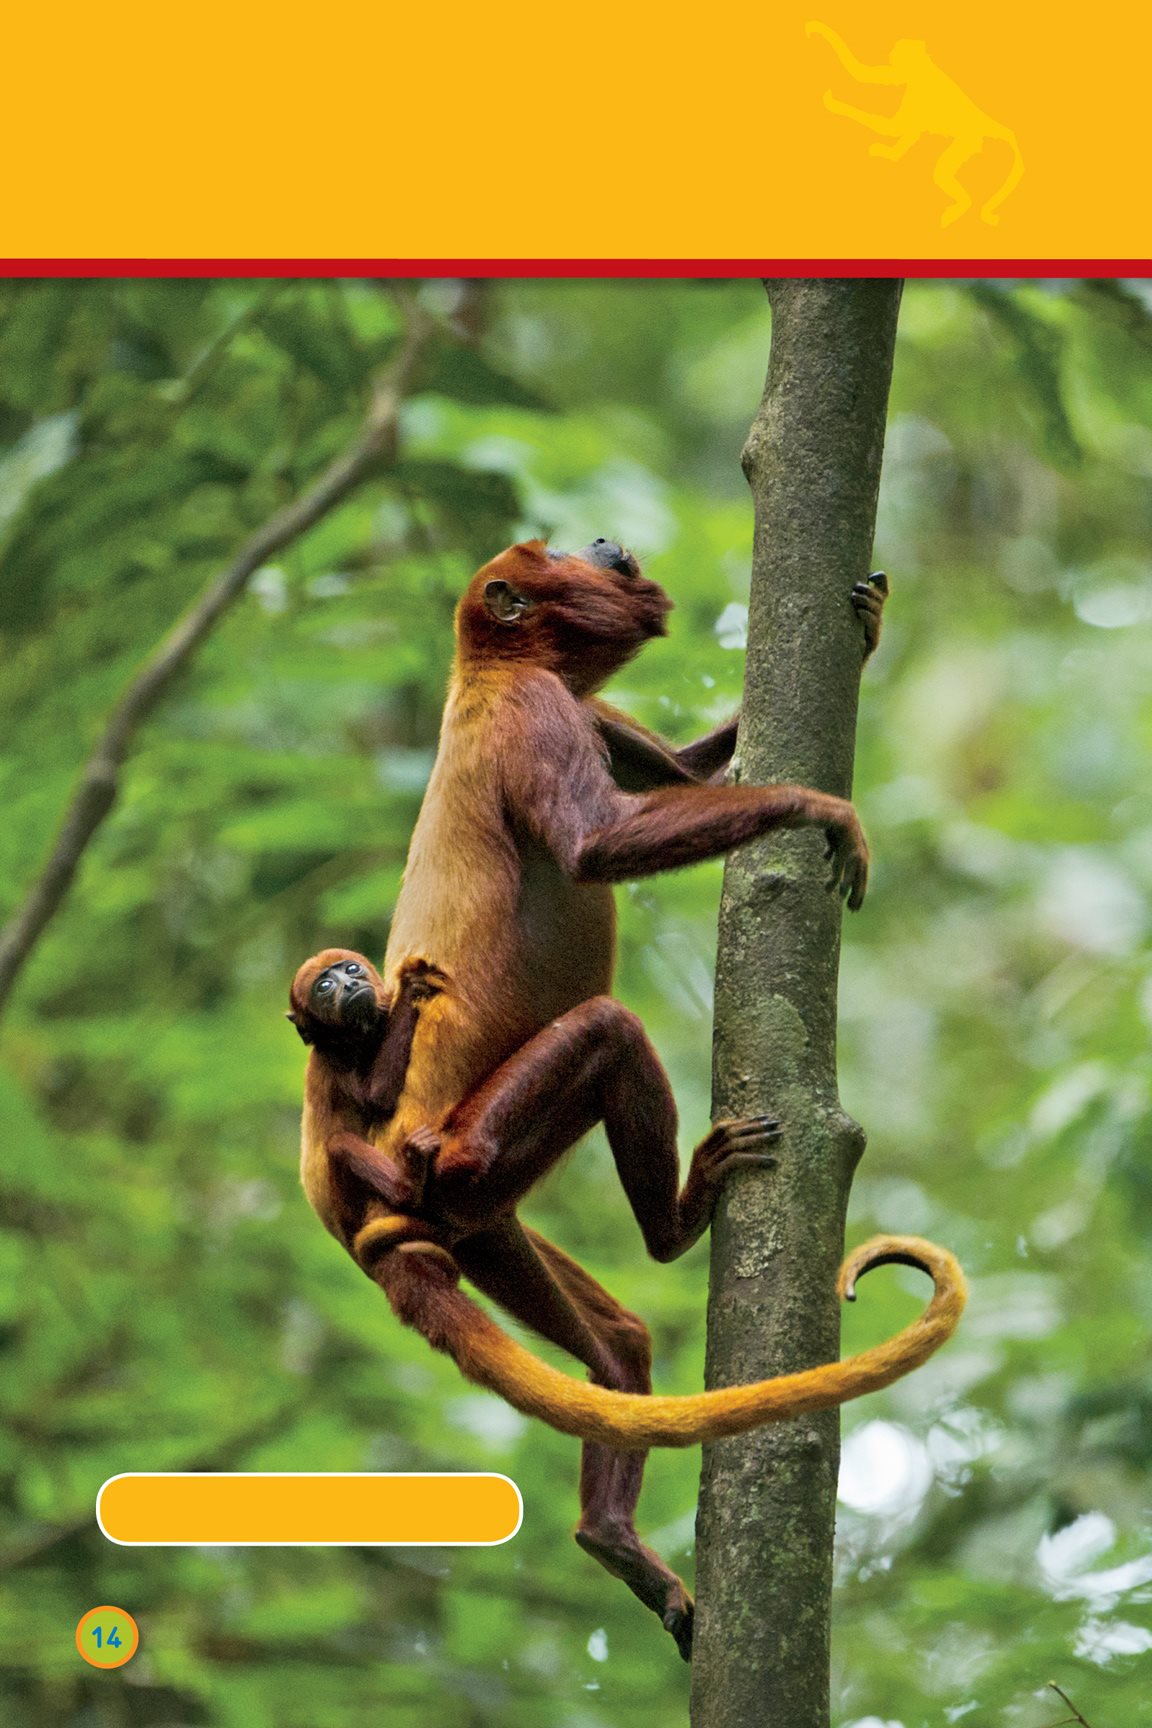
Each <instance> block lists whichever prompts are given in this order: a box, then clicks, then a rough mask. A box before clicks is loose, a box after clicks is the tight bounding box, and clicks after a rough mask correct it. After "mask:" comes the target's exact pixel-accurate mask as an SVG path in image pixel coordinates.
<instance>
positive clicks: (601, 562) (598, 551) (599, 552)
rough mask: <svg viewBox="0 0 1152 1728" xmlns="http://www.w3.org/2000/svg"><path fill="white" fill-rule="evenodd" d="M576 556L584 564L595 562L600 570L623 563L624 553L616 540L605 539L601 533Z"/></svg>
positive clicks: (615, 567)
mask: <svg viewBox="0 0 1152 1728" xmlns="http://www.w3.org/2000/svg"><path fill="white" fill-rule="evenodd" d="M576 556H577V557H578V558H583V559H584V561H585V563H586V564H595V565H596V566H597V567H598V568H599V569H601V570H615V569H617V568H619V567H620V565H621V564H622V563H623V560H624V556H625V554H624V548H623V546H621V545H620V544H619V542H618V541H616V540H605V539H604V537H603V535H601V536H600V538H599V539H598V540H593V542H592V544H591V545H590V546H585V547H584V549H583V551H581V552H578V553H577V554H576Z"/></svg>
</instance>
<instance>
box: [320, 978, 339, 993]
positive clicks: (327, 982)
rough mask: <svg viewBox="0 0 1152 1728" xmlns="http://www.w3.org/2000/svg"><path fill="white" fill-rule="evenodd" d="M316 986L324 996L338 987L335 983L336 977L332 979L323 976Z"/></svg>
mask: <svg viewBox="0 0 1152 1728" xmlns="http://www.w3.org/2000/svg"><path fill="white" fill-rule="evenodd" d="M316 988H317V990H318V991H319V992H320V994H321V996H323V995H325V994H326V993H327V992H328V991H329V990H334V989H335V988H336V984H335V981H334V979H332V978H321V979H320V981H319V983H318V984H317V986H316Z"/></svg>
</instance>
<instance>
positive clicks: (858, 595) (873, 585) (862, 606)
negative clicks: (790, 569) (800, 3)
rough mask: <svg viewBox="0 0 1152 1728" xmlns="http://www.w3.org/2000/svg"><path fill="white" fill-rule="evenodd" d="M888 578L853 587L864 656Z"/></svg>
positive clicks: (876, 576)
mask: <svg viewBox="0 0 1152 1728" xmlns="http://www.w3.org/2000/svg"><path fill="white" fill-rule="evenodd" d="M872 148H873V152H874V153H878V152H879V151H880V150H881V149H883V150H885V151H887V146H886V145H880V144H874V145H873V146H872ZM889 592H890V590H889V587H888V578H887V576H885V574H884V572H883V570H873V572H872V574H871V576H869V577H868V579H867V581H866V582H857V583H855V584H854V586H853V589H852V604H853V606H854V607H855V608H856V616H857V617H858V618H859V620H860V622H861V623H862V624H863V626H864V658H865V660H867V658H868V656H869V655H870V654H874V653H875V651H876V645H877V643H878V642H879V640H880V620H881V615H882V614H883V611H884V602H885V601H886V600H887V598H888V595H889Z"/></svg>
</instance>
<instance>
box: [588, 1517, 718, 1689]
mask: <svg viewBox="0 0 1152 1728" xmlns="http://www.w3.org/2000/svg"><path fill="white" fill-rule="evenodd" d="M576 1540H577V1542H578V1543H579V1545H580V1547H581V1548H583V1550H584V1552H585V1554H591V1556H592V1558H593V1559H594V1560H598V1561H599V1562H600V1564H601V1566H603V1567H604V1570H605V1571H606V1572H611V1574H612V1576H613V1577H614V1578H619V1579H621V1580H622V1581H623V1582H624V1583H625V1584H627V1586H628V1588H629V1590H631V1591H632V1594H633V1595H634V1596H638V1597H639V1598H640V1600H641V1602H643V1604H644V1606H645V1608H651V1610H652V1612H653V1613H654V1614H659V1616H660V1623H661V1625H662V1626H663V1627H664V1630H665V1632H669V1633H671V1635H672V1637H673V1638H674V1639H675V1640H676V1648H677V1650H679V1652H680V1654H681V1656H682V1657H683V1658H684V1660H685V1662H691V1660H692V1621H693V1616H694V1614H695V1605H694V1604H693V1601H692V1598H691V1596H690V1595H689V1594H688V1591H687V1589H686V1588H685V1585H684V1581H683V1579H681V1578H677V1576H676V1574H675V1572H673V1571H672V1569H671V1567H669V1566H665V1564H664V1562H663V1560H661V1558H660V1556H659V1555H658V1554H654V1553H653V1552H652V1550H651V1548H645V1546H644V1544H643V1543H642V1542H641V1540H640V1538H639V1536H637V1534H636V1532H635V1530H632V1529H631V1528H624V1529H621V1530H619V1531H615V1532H610V1531H597V1530H588V1529H585V1528H584V1527H583V1526H581V1528H580V1529H579V1530H577V1531H576Z"/></svg>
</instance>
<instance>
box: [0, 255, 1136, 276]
mask: <svg viewBox="0 0 1152 1728" xmlns="http://www.w3.org/2000/svg"><path fill="white" fill-rule="evenodd" d="M4 276H102V277H120V276H384V277H395V276H506V277H516V276H530V277H551V276H564V277H572V276H595V277H614V276H623V277H644V278H651V277H673V278H675V277H701V276H703V277H708V276H713V277H723V278H727V277H734V276H754V277H755V276H912V277H932V276H949V277H956V276H960V277H963V276H1152V259H1149V258H899V259H896V258H783V259H782V258H5V259H0V277H4Z"/></svg>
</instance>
